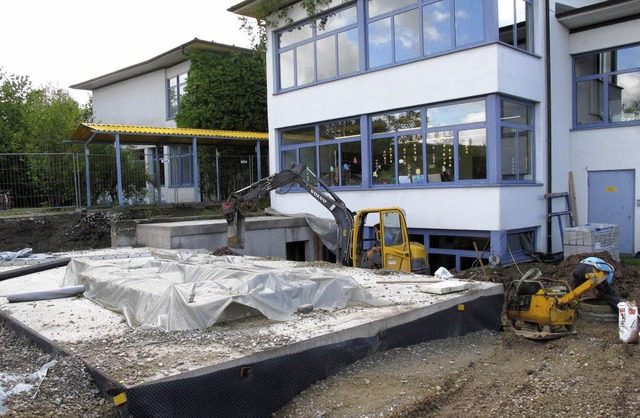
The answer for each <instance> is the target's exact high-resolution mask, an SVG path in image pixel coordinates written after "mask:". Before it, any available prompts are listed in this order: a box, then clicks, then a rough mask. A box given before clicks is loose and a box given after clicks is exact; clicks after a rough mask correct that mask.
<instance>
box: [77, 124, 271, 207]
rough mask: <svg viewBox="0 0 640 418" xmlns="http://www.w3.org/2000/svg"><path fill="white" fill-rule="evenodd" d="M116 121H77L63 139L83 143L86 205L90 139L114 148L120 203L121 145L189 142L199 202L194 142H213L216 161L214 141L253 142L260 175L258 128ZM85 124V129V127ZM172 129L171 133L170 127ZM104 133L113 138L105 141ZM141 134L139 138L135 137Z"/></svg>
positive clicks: (260, 137)
mask: <svg viewBox="0 0 640 418" xmlns="http://www.w3.org/2000/svg"><path fill="white" fill-rule="evenodd" d="M114 126H116V125H109V128H106V127H105V128H102V127H100V126H99V125H94V124H80V126H78V128H76V130H75V131H74V133H73V134H72V135H71V138H70V139H67V140H65V142H67V143H80V144H84V153H85V181H86V187H87V207H91V204H92V202H91V181H90V173H91V168H90V163H89V155H90V152H89V145H91V144H94V143H103V144H105V143H113V144H114V146H115V149H116V172H117V176H118V204H119V205H120V206H123V205H124V193H123V185H122V161H121V157H120V150H121V147H122V145H123V144H124V145H142V146H155V147H158V146H169V145H184V144H186V143H189V142H190V145H191V147H192V155H193V158H192V159H191V163H192V170H193V189H194V201H195V202H200V179H199V175H198V143H199V142H200V145H215V146H216V162H217V161H218V154H219V153H218V145H248V144H249V143H254V142H255V151H256V156H257V170H258V180H260V179H261V173H262V164H261V150H260V143H261V142H267V143H268V141H269V137H268V134H266V133H258V132H234V131H217V130H206V129H197V130H195V129H194V130H184V129H179V128H149V127H132V126H124V125H118V126H119V127H120V129H114ZM87 128H89V129H87ZM172 130H175V132H176V133H175V134H172V133H171V131H172ZM184 131H192V133H193V135H189V134H188V133H182V132H184ZM108 137H112V138H113V140H111V141H109V140H108ZM140 137H144V140H143V141H141V140H140V139H139V138H140ZM98 139H99V140H98ZM153 165H154V167H156V168H159V166H160V161H159V159H158V153H157V152H156V153H155V160H154V161H153ZM216 177H217V180H218V183H219V179H220V172H219V170H216ZM156 188H157V189H158V195H160V190H159V188H160V184H159V182H158V185H157V186H156ZM217 198H218V200H220V187H219V185H218V189H217Z"/></svg>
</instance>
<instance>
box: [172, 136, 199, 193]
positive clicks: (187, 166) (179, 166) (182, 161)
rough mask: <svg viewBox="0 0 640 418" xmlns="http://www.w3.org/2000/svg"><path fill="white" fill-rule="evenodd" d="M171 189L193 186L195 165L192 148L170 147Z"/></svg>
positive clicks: (183, 146)
mask: <svg viewBox="0 0 640 418" xmlns="http://www.w3.org/2000/svg"><path fill="white" fill-rule="evenodd" d="M169 150H170V154H169V161H170V166H169V168H170V171H171V172H170V175H171V187H182V186H191V185H192V184H193V176H192V173H193V167H192V166H193V164H192V154H191V147H190V146H186V145H177V146H172V147H170V149H169Z"/></svg>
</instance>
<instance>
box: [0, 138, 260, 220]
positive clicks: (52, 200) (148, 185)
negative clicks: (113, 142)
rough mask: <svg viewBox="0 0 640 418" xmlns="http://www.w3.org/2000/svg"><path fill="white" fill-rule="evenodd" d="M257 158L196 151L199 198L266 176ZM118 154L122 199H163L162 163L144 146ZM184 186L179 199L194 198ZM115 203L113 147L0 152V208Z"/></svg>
mask: <svg viewBox="0 0 640 418" xmlns="http://www.w3.org/2000/svg"><path fill="white" fill-rule="evenodd" d="M212 151H214V150H212ZM257 158H258V157H257V156H256V155H250V156H247V155H242V156H239V155H224V156H221V155H216V153H215V152H199V153H198V167H199V186H200V201H202V202H218V201H223V200H226V198H227V197H228V196H229V195H230V194H231V193H233V192H235V191H236V190H239V189H242V188H244V187H246V186H248V185H249V184H251V183H253V182H255V181H258V179H259V178H264V177H266V176H268V175H269V163H268V157H266V156H263V157H261V164H260V168H261V175H260V176H258V163H257ZM120 160H121V164H120V166H121V171H122V179H121V185H122V193H123V199H124V203H125V204H128V205H136V204H149V203H151V204H158V203H161V202H162V200H161V193H159V189H158V186H159V185H163V186H164V187H165V191H164V193H171V190H172V188H171V187H168V188H167V186H166V185H165V183H166V184H170V180H169V179H165V181H162V180H161V177H162V176H164V174H165V172H164V169H163V167H164V166H159V165H158V164H155V163H153V162H150V161H149V160H148V161H147V162H145V155H144V151H143V150H141V149H126V150H125V149H123V150H122V151H121V155H120ZM168 171H169V170H168ZM169 175H171V174H170V171H169ZM87 177H88V180H87ZM158 183H160V184H158ZM187 189H188V188H185V187H176V188H175V190H176V191H182V192H184V193H183V194H184V196H185V198H186V200H185V198H181V199H180V201H183V202H186V201H188V202H194V201H195V200H196V198H195V194H194V193H193V191H191V192H188V190H187ZM191 190H193V188H191ZM174 200H175V201H178V200H177V199H174ZM118 204H119V199H118V176H117V164H116V154H115V152H114V153H109V154H89V155H82V154H71V153H68V154H46V153H21V154H0V210H9V209H13V208H22V209H46V208H65V207H83V206H92V207H96V206H97V207H104V206H107V207H108V206H117V205H118Z"/></svg>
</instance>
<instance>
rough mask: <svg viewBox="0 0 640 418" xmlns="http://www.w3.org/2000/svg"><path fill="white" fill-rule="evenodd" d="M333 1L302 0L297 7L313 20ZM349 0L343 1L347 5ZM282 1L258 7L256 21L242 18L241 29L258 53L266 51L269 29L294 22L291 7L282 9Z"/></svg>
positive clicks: (267, 2)
mask: <svg viewBox="0 0 640 418" xmlns="http://www.w3.org/2000/svg"><path fill="white" fill-rule="evenodd" d="M332 1H333V0H302V1H300V2H299V3H297V5H299V6H300V7H302V9H303V10H304V11H305V12H306V13H307V17H308V18H309V19H311V20H313V19H314V18H315V16H316V15H317V14H318V13H319V12H321V11H322V10H324V8H325V7H326V6H328V5H330V4H331V3H332ZM347 1H349V0H343V2H344V3H346V2H347ZM281 3H282V2H281V0H266V1H264V2H262V3H260V4H259V5H258V8H257V11H256V17H255V19H249V18H247V17H244V16H243V17H240V21H241V28H242V29H243V30H244V31H245V32H247V34H248V35H249V40H250V41H251V44H252V45H253V48H254V49H255V50H257V51H261V52H264V51H266V45H267V44H266V39H267V37H266V31H267V28H276V27H278V26H283V25H290V24H291V23H293V20H292V19H291V17H290V13H291V7H292V6H287V7H282V4H281Z"/></svg>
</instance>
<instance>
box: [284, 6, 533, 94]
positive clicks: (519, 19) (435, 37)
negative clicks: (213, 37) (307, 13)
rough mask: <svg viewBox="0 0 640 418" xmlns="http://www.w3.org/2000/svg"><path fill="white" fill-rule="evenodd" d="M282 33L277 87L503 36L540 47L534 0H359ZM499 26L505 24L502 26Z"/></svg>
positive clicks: (524, 47)
mask: <svg viewBox="0 0 640 418" xmlns="http://www.w3.org/2000/svg"><path fill="white" fill-rule="evenodd" d="M355 3H356V4H353V3H352V4H350V5H349V6H346V7H344V8H342V9H336V10H333V11H330V12H328V13H326V14H325V15H321V16H319V18H317V19H316V18H314V20H307V21H305V22H302V23H298V24H296V25H294V26H292V27H289V28H286V29H283V30H281V31H279V32H276V33H275V66H276V68H277V70H276V73H277V80H276V81H277V83H276V84H277V86H276V90H278V91H282V90H289V89H295V88H298V87H304V86H308V85H312V84H316V83H321V82H325V81H329V80H335V79H338V78H341V77H344V76H349V75H353V74H356V73H358V72H361V71H363V72H364V71H373V70H377V69H380V68H385V67H388V66H393V65H398V64H402V63H407V62H411V61H415V60H420V59H424V58H429V57H432V56H436V55H440V54H445V53H449V52H453V51H457V50H460V49H463V48H469V47H473V46H476V45H480V44H484V43H489V42H501V43H504V44H508V45H511V46H513V47H515V48H519V49H522V50H524V51H528V52H534V44H533V39H534V36H533V35H534V33H533V30H534V29H533V28H534V21H533V17H534V13H533V0H497V6H498V7H494V6H495V3H494V2H493V1H481V0H358V1H357V2H355ZM496 26H497V27H496Z"/></svg>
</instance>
